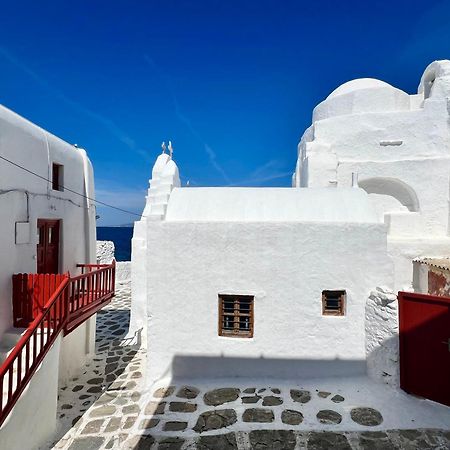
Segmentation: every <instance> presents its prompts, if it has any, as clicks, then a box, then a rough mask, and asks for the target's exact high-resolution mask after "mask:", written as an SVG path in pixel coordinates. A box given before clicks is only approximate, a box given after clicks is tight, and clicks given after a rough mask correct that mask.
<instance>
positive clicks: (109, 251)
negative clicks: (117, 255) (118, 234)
mask: <svg viewBox="0 0 450 450" xmlns="http://www.w3.org/2000/svg"><path fill="white" fill-rule="evenodd" d="M114 251H115V248H114V242H112V241H97V264H110V263H111V262H112V260H113V259H114Z"/></svg>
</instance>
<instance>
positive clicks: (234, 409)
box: [45, 284, 450, 450]
mask: <svg viewBox="0 0 450 450" xmlns="http://www.w3.org/2000/svg"><path fill="white" fill-rule="evenodd" d="M129 314H130V287H129V285H128V284H123V285H119V286H118V289H117V295H116V297H115V299H114V300H113V302H112V303H111V304H110V305H109V306H108V307H107V308H105V309H104V310H103V311H102V312H100V313H99V314H98V319H97V354H96V356H95V358H94V359H93V361H92V362H91V364H90V365H89V366H87V367H86V369H85V371H84V373H83V374H81V375H80V376H79V377H78V378H77V379H75V380H73V382H71V383H70V385H69V386H67V388H65V389H64V390H62V391H61V392H60V398H59V404H58V414H59V418H60V426H59V429H58V432H57V435H56V436H55V440H54V442H52V443H51V445H49V446H47V447H45V449H49V448H54V449H64V450H97V449H98V450H100V449H138V450H141V449H150V448H151V449H160V450H185V449H199V450H206V449H224V450H227V449H230V450H231V449H240V450H244V449H256V450H259V449H261V450H262V449H264V450H269V449H280V450H281V449H293V450H294V449H295V450H297V449H309V450H319V449H358V450H361V449H396V448H398V449H403V448H404V449H449V448H450V431H443V430H439V429H417V430H416V429H411V430H398V429H393V430H391V429H388V430H386V429H385V428H386V426H385V425H386V423H385V418H384V417H383V414H387V415H388V414H389V413H388V412H387V411H384V410H383V411H379V410H377V409H376V408H373V407H372V406H373V405H365V404H362V403H361V401H360V398H364V396H363V397H359V398H358V396H357V395H356V393H355V398H353V399H351V400H350V399H346V396H347V394H346V393H345V392H343V391H342V390H337V391H335V392H333V391H332V390H331V389H328V390H325V389H322V390H321V389H313V388H311V387H299V386H293V387H291V386H286V385H283V386H281V385H279V386H268V385H261V384H257V385H254V386H239V387H225V386H226V385H222V386H221V385H220V384H219V385H216V386H209V387H208V386H206V385H203V386H202V387H198V386H192V385H183V384H173V385H162V386H156V387H152V388H150V389H148V390H146V389H145V386H144V385H143V379H144V376H145V372H144V370H145V356H146V354H145V348H146V345H145V336H140V335H136V336H134V337H133V338H131V339H126V338H125V336H126V333H127V331H128V323H129ZM358 402H359V403H358ZM405 414H408V412H406V411H405ZM449 417H450V416H449ZM411 423H412V424H413V423H414V419H412V422H411ZM342 427H347V429H351V430H353V431H343V430H342ZM449 429H450V422H449V426H448V427H447V430H449Z"/></svg>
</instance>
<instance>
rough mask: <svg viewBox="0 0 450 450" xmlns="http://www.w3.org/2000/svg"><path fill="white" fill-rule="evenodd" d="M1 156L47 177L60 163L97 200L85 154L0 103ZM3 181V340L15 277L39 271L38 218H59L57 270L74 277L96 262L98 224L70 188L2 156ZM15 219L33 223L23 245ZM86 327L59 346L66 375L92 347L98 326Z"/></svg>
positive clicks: (66, 177)
mask: <svg viewBox="0 0 450 450" xmlns="http://www.w3.org/2000/svg"><path fill="white" fill-rule="evenodd" d="M0 154H1V156H3V157H5V158H7V159H9V160H11V161H13V162H14V163H16V164H18V165H20V166H23V167H25V168H27V169H29V170H31V171H33V172H35V173H37V174H38V175H39V176H41V177H43V178H45V179H51V178H52V164H53V163H57V164H61V165H63V166H64V168H63V183H64V186H66V187H67V188H69V189H71V190H73V191H76V192H79V193H81V194H84V195H86V196H88V197H90V198H95V192H94V181H93V169H92V165H91V163H90V161H89V159H88V158H87V155H86V152H85V151H84V150H83V149H79V148H75V147H74V146H72V145H70V144H68V143H66V142H64V141H62V140H61V139H59V138H57V137H55V136H53V135H51V134H49V133H48V132H46V131H45V130H43V129H42V128H39V127H38V126H36V125H34V124H32V123H31V122H29V121H27V120H26V119H24V118H22V117H20V116H18V115H17V114H15V113H13V112H12V111H10V110H8V109H6V108H4V107H3V106H0ZM0 180H1V181H0V236H1V239H0V254H1V255H7V257H3V258H1V260H0V339H1V336H2V335H3V333H4V332H5V331H6V330H7V329H9V328H11V327H12V297H11V296H12V292H11V277H12V275H13V274H14V273H20V272H25V273H36V244H37V220H38V219H39V218H44V219H60V220H61V229H60V258H59V271H60V273H63V272H67V271H70V273H71V274H74V275H75V274H77V273H79V270H78V269H77V268H76V264H78V263H93V262H95V241H96V228H95V226H96V224H95V206H94V204H93V202H92V201H90V200H87V199H85V198H83V197H80V196H78V195H76V194H73V193H72V192H70V191H68V190H67V189H66V190H64V191H56V190H53V189H52V186H51V183H48V182H47V181H45V180H43V179H41V178H38V177H36V176H34V175H32V174H30V173H28V172H26V171H24V170H22V169H20V168H18V167H15V166H13V165H11V164H9V163H8V162H6V161H4V160H0ZM17 222H28V223H29V233H28V235H26V236H25V239H24V240H23V241H21V242H22V243H20V244H16V239H15V228H16V223H17ZM21 237H22V238H23V236H21ZM84 330H85V333H84V336H83V337H82V338H80V339H75V338H73V337H71V336H69V337H68V338H66V339H65V340H64V341H65V342H64V343H63V344H62V346H61V349H62V352H66V351H69V352H70V353H71V355H70V357H64V356H62V359H61V370H62V372H61V373H66V375H65V376H64V377H63V378H64V379H66V378H67V373H68V371H70V372H71V376H75V374H76V373H77V372H78V371H79V370H80V367H82V366H83V365H84V363H85V360H86V357H87V354H88V353H89V352H91V351H92V350H93V348H94V347H93V346H94V344H95V336H94V333H95V329H93V328H92V326H89V325H86V326H85V327H84ZM79 334H81V333H79ZM66 342H67V343H66ZM86 342H88V344H86ZM87 349H88V351H86V350H87ZM74 350H75V351H74ZM74 355H75V356H77V355H78V356H79V358H78V359H77V358H74ZM69 360H70V365H69V366H67V367H65V361H69ZM72 369H73V370H72Z"/></svg>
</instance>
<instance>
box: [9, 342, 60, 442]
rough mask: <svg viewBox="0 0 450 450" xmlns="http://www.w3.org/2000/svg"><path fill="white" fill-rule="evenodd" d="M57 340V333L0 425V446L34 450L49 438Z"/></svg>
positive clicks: (53, 418) (54, 397)
mask: <svg viewBox="0 0 450 450" xmlns="http://www.w3.org/2000/svg"><path fill="white" fill-rule="evenodd" d="M61 339H62V335H59V337H58V338H57V339H56V341H55V343H54V345H53V346H52V347H51V349H50V350H49V352H48V353H47V355H46V356H45V358H44V360H43V362H42V364H41V365H40V366H39V368H38V369H37V371H36V372H35V374H34V376H33V377H32V379H31V381H30V383H29V384H28V386H27V387H26V388H25V390H24V392H23V393H22V395H21V397H20V398H19V400H18V401H17V403H16V405H15V406H14V408H13V409H12V411H11V413H10V414H9V416H8V418H7V419H6V421H5V422H4V423H3V425H2V426H1V427H0V449H2V450H25V449H26V450H35V449H37V448H38V447H39V446H40V445H42V444H44V443H45V442H46V441H48V440H49V439H50V438H51V437H52V435H53V433H54V431H55V428H56V407H57V398H58V365H59V354H60V344H61Z"/></svg>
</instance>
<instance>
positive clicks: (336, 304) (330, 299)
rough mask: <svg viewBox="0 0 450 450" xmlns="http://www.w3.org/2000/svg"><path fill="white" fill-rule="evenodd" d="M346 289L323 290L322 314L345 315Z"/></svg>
mask: <svg viewBox="0 0 450 450" xmlns="http://www.w3.org/2000/svg"><path fill="white" fill-rule="evenodd" d="M346 296H347V294H346V292H345V291H322V315H323V316H343V315H345V299H346Z"/></svg>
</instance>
